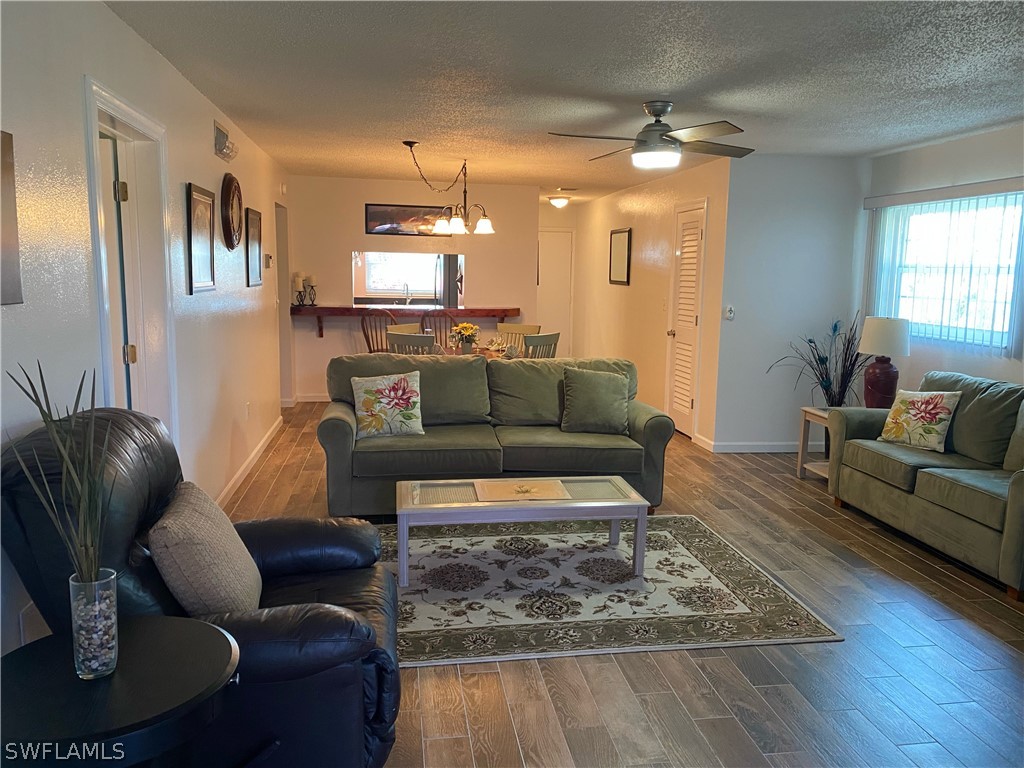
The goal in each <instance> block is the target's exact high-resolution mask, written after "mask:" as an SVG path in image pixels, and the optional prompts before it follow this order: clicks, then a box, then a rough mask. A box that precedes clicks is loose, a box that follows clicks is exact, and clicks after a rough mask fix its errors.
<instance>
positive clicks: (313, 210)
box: [287, 156, 539, 400]
mask: <svg viewBox="0 0 1024 768" xmlns="http://www.w3.org/2000/svg"><path fill="white" fill-rule="evenodd" d="M399 157H400V160H399V162H407V163H409V170H410V174H411V173H413V168H412V163H411V161H409V159H408V157H402V156H399ZM454 167H455V168H456V169H457V167H458V164H455V166H454ZM538 194H539V190H538V188H537V187H522V186H509V185H497V184H471V185H470V188H469V195H470V197H469V202H470V204H472V203H476V202H479V203H481V204H482V205H484V207H486V208H487V213H488V215H489V216H490V217H491V221H492V222H493V223H494V229H495V234H493V235H456V236H453V237H450V238H446V237H408V236H399V235H367V234H365V231H364V230H365V222H364V208H363V206H364V205H365V204H366V203H392V204H399V205H444V204H448V203H453V202H456V201H457V200H459V199H461V192H460V193H459V194H455V192H454V190H453V191H452V192H450V193H448V194H447V195H438V194H436V193H434V192H431V191H430V190H429V189H428V188H427V187H426V186H425V185H424V184H423V182H421V181H418V180H417V181H388V180H380V179H338V178H320V177H312V176H293V177H291V178H290V179H289V181H288V203H287V204H288V215H289V216H288V226H289V230H290V233H291V251H290V253H289V261H290V269H291V271H292V272H299V271H301V272H306V273H307V274H309V273H312V274H315V275H316V276H317V279H318V280H319V281H320V285H319V286H317V304H319V305H324V306H330V305H341V306H349V305H351V304H352V252H353V251H409V252H418V253H463V254H465V256H466V261H465V270H464V271H465V278H466V282H465V285H466V294H465V306H466V307H506V306H513V307H519V308H520V312H521V316H520V318H519V321H520V322H526V323H528V322H531V320H530V318H531V317H532V316H533V314H534V312H535V309H536V306H537V279H536V278H537V271H536V270H537V224H538V210H537V196H538ZM474 322H477V321H476V320H474ZM494 322H495V321H493V320H491V321H487V320H485V319H481V320H480V322H478V323H477V324H478V325H480V326H481V329H482V335H483V336H484V337H485V338H487V337H488V333H492V332H493V328H494ZM292 329H293V344H294V350H295V392H296V398H297V399H298V400H310V399H314V400H321V399H324V398H326V396H327V373H326V372H327V363H328V361H329V360H330V359H331V358H332V357H336V356H337V355H344V354H353V353H356V352H365V351H366V345H365V342H364V341H363V337H362V332H361V331H360V329H359V320H358V318H329V319H326V320H325V321H324V337H323V338H318V337H317V335H316V322H315V321H314V320H313V319H312V318H296V319H295V320H294V322H293V324H292Z"/></svg>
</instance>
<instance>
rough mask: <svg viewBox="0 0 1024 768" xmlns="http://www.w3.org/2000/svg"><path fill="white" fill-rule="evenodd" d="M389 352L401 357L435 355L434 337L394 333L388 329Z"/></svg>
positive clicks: (424, 334)
mask: <svg viewBox="0 0 1024 768" xmlns="http://www.w3.org/2000/svg"><path fill="white" fill-rule="evenodd" d="M387 336H388V352H394V353H395V354H399V355H432V354H434V347H435V346H436V345H435V344H434V337H433V335H431V334H429V333H394V332H393V331H392V330H391V329H388V332H387Z"/></svg>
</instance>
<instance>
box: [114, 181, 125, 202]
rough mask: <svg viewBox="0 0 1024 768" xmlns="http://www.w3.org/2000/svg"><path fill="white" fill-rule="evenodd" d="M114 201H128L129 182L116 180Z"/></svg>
mask: <svg viewBox="0 0 1024 768" xmlns="http://www.w3.org/2000/svg"><path fill="white" fill-rule="evenodd" d="M114 201H115V202H118V203H127V202H128V182H127V181H115V182H114Z"/></svg>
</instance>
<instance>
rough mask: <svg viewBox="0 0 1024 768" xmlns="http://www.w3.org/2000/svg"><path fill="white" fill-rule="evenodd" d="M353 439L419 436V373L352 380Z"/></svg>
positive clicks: (420, 417)
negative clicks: (354, 415) (381, 436)
mask: <svg viewBox="0 0 1024 768" xmlns="http://www.w3.org/2000/svg"><path fill="white" fill-rule="evenodd" d="M352 395H353V398H352V399H353V401H354V402H355V404H356V440H361V439H362V438H364V437H378V436H380V435H422V434H423V417H422V416H421V415H420V372H419V371H413V372H412V373H396V374H392V375H390V376H367V377H364V378H360V377H358V376H353V377H352Z"/></svg>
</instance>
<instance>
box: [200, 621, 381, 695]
mask: <svg viewBox="0 0 1024 768" xmlns="http://www.w3.org/2000/svg"><path fill="white" fill-rule="evenodd" d="M196 618H198V619H199V620H200V621H205V622H207V623H208V624H215V625H216V626H218V627H221V628H222V629H224V630H225V631H227V632H228V633H229V634H230V635H231V636H232V637H234V638H235V642H237V643H238V649H239V655H238V675H239V681H240V682H241V683H243V684H244V683H274V682H280V681H282V680H298V679H300V678H303V677H309V676H310V675H315V674H317V673H319V672H323V671H324V670H327V669H330V668H332V667H336V666H338V665H339V664H344V663H345V662H351V661H359V660H360V659H362V658H364V657H365V656H366V655H367V654H369V653H370V652H371V651H372V650H373V649H374V648H376V647H377V634H376V632H375V631H374V629H373V627H372V626H370V624H369V623H368V622H366V621H365V620H364V619H363V618H362V617H361V616H360V615H359V614H357V613H353V612H352V611H350V610H348V609H347V608H341V607H338V606H336V605H326V604H323V603H307V604H304V605H283V606H278V607H276V608H260V609H259V610H256V611H245V612H243V613H238V612H232V613H214V614H209V615H206V616H197V617H196Z"/></svg>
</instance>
